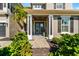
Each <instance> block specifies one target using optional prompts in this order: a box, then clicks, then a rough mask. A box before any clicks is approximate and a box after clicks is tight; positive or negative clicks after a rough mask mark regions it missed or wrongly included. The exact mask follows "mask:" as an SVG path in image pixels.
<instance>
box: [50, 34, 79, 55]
mask: <svg viewBox="0 0 79 59" xmlns="http://www.w3.org/2000/svg"><path fill="white" fill-rule="evenodd" d="M61 36H62V37H60V39H61V40H62V41H61V42H59V43H58V45H59V48H58V49H57V50H56V51H52V52H51V53H49V55H51V56H52V55H54V56H79V34H75V35H69V34H62V35H61Z"/></svg>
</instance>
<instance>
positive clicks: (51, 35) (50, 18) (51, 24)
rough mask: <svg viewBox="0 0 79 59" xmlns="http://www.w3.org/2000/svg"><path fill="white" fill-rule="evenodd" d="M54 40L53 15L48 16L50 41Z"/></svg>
mask: <svg viewBox="0 0 79 59" xmlns="http://www.w3.org/2000/svg"><path fill="white" fill-rule="evenodd" d="M52 38H53V15H49V16H48V39H52Z"/></svg>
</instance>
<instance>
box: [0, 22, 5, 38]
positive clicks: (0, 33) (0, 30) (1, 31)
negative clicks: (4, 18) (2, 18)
mask: <svg viewBox="0 0 79 59" xmlns="http://www.w3.org/2000/svg"><path fill="white" fill-rule="evenodd" d="M5 36H6V24H5V23H0V37H5Z"/></svg>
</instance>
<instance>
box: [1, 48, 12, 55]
mask: <svg viewBox="0 0 79 59" xmlns="http://www.w3.org/2000/svg"><path fill="white" fill-rule="evenodd" d="M10 54H11V53H10V48H9V47H4V48H0V56H9V55H10Z"/></svg>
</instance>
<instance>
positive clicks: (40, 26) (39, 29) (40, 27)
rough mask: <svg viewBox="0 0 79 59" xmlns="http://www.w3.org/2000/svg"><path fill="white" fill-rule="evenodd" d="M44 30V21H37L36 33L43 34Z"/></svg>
mask: <svg viewBox="0 0 79 59" xmlns="http://www.w3.org/2000/svg"><path fill="white" fill-rule="evenodd" d="M43 32H44V22H35V34H36V35H42V34H43Z"/></svg>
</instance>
